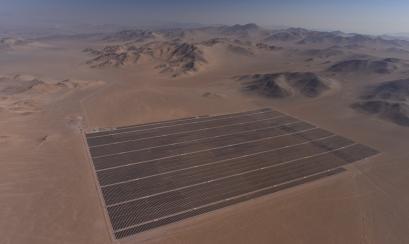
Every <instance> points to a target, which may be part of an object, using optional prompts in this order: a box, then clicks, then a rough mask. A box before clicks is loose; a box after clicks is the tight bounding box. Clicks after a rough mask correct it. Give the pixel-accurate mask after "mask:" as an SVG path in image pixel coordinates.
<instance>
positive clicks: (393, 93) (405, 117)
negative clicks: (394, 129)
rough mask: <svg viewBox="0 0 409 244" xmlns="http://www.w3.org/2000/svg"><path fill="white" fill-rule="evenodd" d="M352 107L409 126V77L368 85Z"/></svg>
mask: <svg viewBox="0 0 409 244" xmlns="http://www.w3.org/2000/svg"><path fill="white" fill-rule="evenodd" d="M352 108H354V109H356V110H358V111H361V112H365V113H368V114H371V115H376V116H378V117H380V118H381V119H385V120H388V121H392V122H394V123H396V124H398V125H402V126H409V79H403V80H395V81H388V82H384V83H381V84H379V85H377V86H373V87H368V88H367V89H366V90H365V91H364V92H363V94H362V96H361V97H360V101H358V102H356V103H354V104H352Z"/></svg>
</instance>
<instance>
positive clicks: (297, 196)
mask: <svg viewBox="0 0 409 244" xmlns="http://www.w3.org/2000/svg"><path fill="white" fill-rule="evenodd" d="M51 44H52V45H54V46H56V47H58V48H56V49H53V50H30V51H24V52H20V51H15V52H11V53H7V54H5V55H2V56H0V74H5V75H8V74H16V73H20V74H31V75H33V76H35V77H37V76H38V77H43V78H44V79H53V80H60V81H61V80H64V79H67V78H69V79H72V80H101V81H104V84H103V85H100V86H98V87H94V88H92V89H74V90H73V91H70V92H69V93H66V94H65V95H64V96H58V97H50V96H49V95H47V96H44V97H47V98H49V99H52V100H51V102H48V103H44V104H40V105H39V106H40V107H41V109H40V111H39V112H37V113H30V114H18V113H10V112H9V111H7V110H0V116H1V118H2V119H1V120H0V126H1V128H2V132H1V133H0V145H1V147H0V155H1V156H0V157H1V160H0V162H1V164H0V167H1V170H0V235H1V236H2V242H4V243H33V244H35V243H41V244H44V243H76V244H77V243H87V244H88V243H111V242H112V241H111V237H110V235H109V229H108V227H107V224H106V220H105V218H104V212H103V209H102V207H101V204H100V199H99V196H98V193H97V190H96V185H95V181H94V179H93V172H92V170H91V168H90V164H89V161H88V159H87V157H86V153H85V151H84V150H85V147H84V145H83V144H82V137H81V133H80V130H79V128H85V129H90V128H95V127H112V126H118V125H127V124H135V123H143V122H149V121H157V120H163V119H171V118H178V117H185V116H191V115H204V114H215V113H230V112H236V111H242V110H248V109H254V108H261V107H272V108H274V109H277V110H279V111H283V112H286V113H289V114H291V115H293V116H295V117H298V118H300V119H304V120H306V121H310V122H312V123H314V124H316V125H318V126H320V127H323V128H326V129H329V130H332V131H334V132H336V133H339V134H341V135H344V136H346V137H350V138H352V139H354V140H356V141H358V142H360V143H365V144H368V145H370V146H373V147H375V148H377V149H379V150H380V151H381V152H382V154H381V155H380V156H377V157H376V158H374V159H371V160H368V161H365V162H361V163H358V164H355V165H352V166H349V169H350V170H349V171H348V172H347V173H344V174H342V175H339V176H336V177H333V178H330V179H327V180H322V181H319V182H314V183H311V184H307V185H304V186H301V187H296V188H293V189H290V190H286V191H283V192H279V193H277V194H273V195H271V196H266V197H262V198H259V199H255V200H251V201H248V202H245V203H242V204H238V205H235V206H232V207H228V208H225V209H222V210H218V211H216V212H213V213H209V214H205V215H202V216H199V217H195V218H192V219H189V220H187V221H183V222H180V223H178V224H174V225H170V226H166V227H163V228H158V229H156V230H153V231H150V232H146V233H143V234H141V235H139V236H137V237H135V238H134V239H132V240H128V241H125V242H126V243H141V242H142V241H146V242H147V243H272V242H276V243H408V242H409V236H408V235H407V230H406V227H407V226H409V210H408V208H407V205H408V201H409V199H408V197H407V195H408V194H407V193H408V192H407V189H408V186H409V181H408V180H407V179H408V175H407V172H409V171H408V169H409V165H408V164H407V162H409V152H407V148H408V146H409V143H408V140H407V138H408V136H409V131H408V129H406V128H404V127H400V126H397V125H394V124H393V123H390V122H386V121H383V120H380V119H378V118H375V117H370V116H367V115H365V114H361V113H358V112H356V111H354V110H352V109H351V108H350V106H349V105H350V104H351V103H352V102H354V101H355V100H356V98H357V97H358V96H359V94H360V92H361V91H362V90H363V89H364V88H365V87H366V86H367V85H368V84H369V83H371V84H372V83H373V84H376V83H380V82H382V81H385V80H394V79H400V78H404V76H405V74H402V73H398V72H394V73H389V74H383V75H381V76H380V75H378V74H377V75H371V74H365V75H357V76H351V74H331V73H327V72H326V71H324V70H326V69H327V68H328V67H329V64H327V63H325V61H322V60H321V59H317V60H314V61H310V62H306V61H305V60H306V58H308V57H309V56H308V55H305V54H304V53H303V52H301V53H299V52H292V54H293V55H288V50H281V51H276V52H268V53H267V52H266V53H260V54H258V55H257V56H256V57H247V58H241V59H238V58H237V56H235V55H226V53H225V52H220V50H214V51H212V52H211V51H209V52H208V53H207V55H208V56H207V60H211V61H212V63H211V64H209V66H208V67H207V68H206V69H203V70H202V71H201V72H199V73H197V74H194V75H186V76H182V77H179V78H177V79H175V78H171V77H169V76H166V75H161V74H158V72H157V71H156V70H155V69H154V67H151V66H149V65H146V66H139V67H130V68H127V67H125V68H121V69H115V68H106V69H103V70H98V71H96V70H93V69H89V68H88V67H87V66H86V65H85V60H87V56H86V54H84V53H82V52H81V50H82V49H83V48H85V47H88V43H82V42H78V41H77V42H76V41H71V42H70V43H69V45H67V42H66V41H53V43H51ZM339 58H340V57H330V58H329V60H330V61H332V60H334V61H335V60H338V59H339ZM307 71H308V72H318V73H323V74H325V75H326V76H331V79H334V80H336V81H337V82H338V83H339V84H340V88H339V90H337V92H336V93H334V94H332V95H331V96H322V97H317V98H304V97H291V98H288V99H282V100H276V99H274V100H271V99H268V98H264V97H260V96H257V95H247V94H244V93H243V92H242V91H241V89H240V88H241V83H240V82H238V81H237V80H235V79H232V77H235V76H237V75H245V74H257V73H277V72H307Z"/></svg>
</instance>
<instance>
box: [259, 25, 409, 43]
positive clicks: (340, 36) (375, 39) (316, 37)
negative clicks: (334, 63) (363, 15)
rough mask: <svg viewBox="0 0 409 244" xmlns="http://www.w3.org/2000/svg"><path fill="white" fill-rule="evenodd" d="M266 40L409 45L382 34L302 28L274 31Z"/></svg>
mask: <svg viewBox="0 0 409 244" xmlns="http://www.w3.org/2000/svg"><path fill="white" fill-rule="evenodd" d="M264 40H265V41H268V42H285V43H292V44H296V45H339V46H349V47H353V46H355V47H359V46H361V45H364V46H374V45H383V46H388V47H409V42H408V41H405V40H397V39H386V38H383V37H381V36H370V35H362V34H354V33H343V32H340V31H332V32H324V31H312V30H306V29H302V28H289V29H284V30H276V31H272V32H271V33H270V35H268V36H267V37H265V39H264Z"/></svg>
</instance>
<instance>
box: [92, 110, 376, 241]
mask: <svg viewBox="0 0 409 244" xmlns="http://www.w3.org/2000/svg"><path fill="white" fill-rule="evenodd" d="M86 139H87V142H88V146H89V152H90V155H91V158H92V163H93V166H94V169H95V172H96V175H97V179H98V185H99V188H100V190H101V193H102V196H103V202H104V207H105V208H106V210H107V214H108V216H109V219H110V222H111V226H112V228H113V230H112V231H113V233H114V235H115V237H116V238H118V239H120V238H124V237H127V236H131V235H134V234H137V233H139V232H142V231H146V230H149V229H152V228H156V227H158V226H162V225H166V224H170V223H173V222H176V221H180V220H183V219H185V218H189V217H192V216H196V215H199V214H203V213H206V212H209V211H213V210H216V209H220V208H223V207H226V206H229V205H232V204H235V203H239V202H242V201H246V200H248V199H252V198H255V197H259V196H262V195H266V194H271V193H273V192H276V191H279V190H282V189H286V188H288V187H293V186H296V185H300V184H304V183H306V182H310V181H313V180H317V179H321V178H324V177H328V176H331V175H334V174H338V173H340V172H343V171H344V170H345V169H344V168H342V166H344V165H347V164H350V163H353V162H356V161H359V160H362V159H365V158H368V157H371V156H374V155H376V154H378V151H376V150H375V149H372V148H370V147H367V146H365V145H361V144H358V143H356V142H354V141H352V140H349V139H347V138H344V137H342V136H339V135H335V134H333V133H331V132H329V131H326V130H323V129H321V128H317V127H316V126H314V125H312V124H310V123H307V122H304V121H301V120H298V119H296V118H293V117H291V116H288V115H285V114H283V113H280V112H277V111H273V110H270V109H261V110H255V111H248V112H241V113H235V114H225V115H219V116H200V117H192V118H183V119H177V120H170V121H163V122H154V123H149V124H143V125H131V126H123V127H118V128H116V129H113V130H108V131H103V132H94V133H88V134H86Z"/></svg>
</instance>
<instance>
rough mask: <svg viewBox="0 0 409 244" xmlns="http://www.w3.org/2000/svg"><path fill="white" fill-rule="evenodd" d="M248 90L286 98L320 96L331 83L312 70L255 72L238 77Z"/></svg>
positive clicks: (329, 87)
mask: <svg viewBox="0 0 409 244" xmlns="http://www.w3.org/2000/svg"><path fill="white" fill-rule="evenodd" d="M236 78H237V79H238V80H239V81H244V82H243V89H244V91H247V92H252V93H254V92H255V93H258V94H261V95H264V96H267V97H273V98H284V97H289V96H295V95H301V96H303V97H311V98H312V97H318V96H320V95H321V94H323V93H324V92H326V91H328V90H330V89H331V83H330V82H329V81H327V80H324V79H323V78H321V77H319V76H318V75H317V74H315V73H311V72H285V73H271V74H253V75H244V76H240V77H236Z"/></svg>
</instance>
